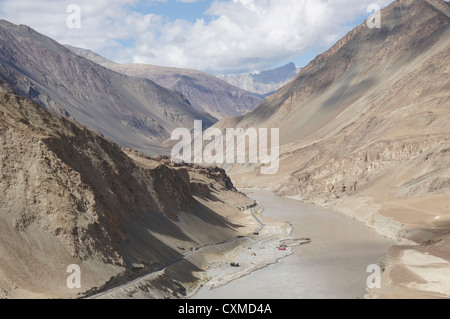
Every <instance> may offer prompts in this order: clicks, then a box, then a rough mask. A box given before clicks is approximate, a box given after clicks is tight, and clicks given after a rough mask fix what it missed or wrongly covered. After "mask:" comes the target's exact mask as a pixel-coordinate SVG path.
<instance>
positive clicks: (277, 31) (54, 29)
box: [0, 0, 391, 75]
mask: <svg viewBox="0 0 450 319" xmlns="http://www.w3.org/2000/svg"><path fill="white" fill-rule="evenodd" d="M390 2H391V0H379V1H374V0H214V1H213V0H147V1H143V0H95V1H93V0H34V1H29V0H1V1H0V17H1V18H3V19H6V20H9V21H10V22H12V23H16V24H26V25H28V26H30V27H32V28H34V29H36V30H37V31H38V32H41V33H43V34H45V35H47V36H49V37H51V38H53V39H55V40H56V41H58V42H60V43H62V44H71V45H74V46H78V47H82V48H86V49H90V50H92V51H94V52H97V53H99V54H101V55H103V56H105V57H107V58H108V59H111V60H113V61H116V62H119V63H148V64H154V65H161V66H171V67H180V68H191V69H198V70H202V71H206V72H209V73H212V74H215V75H223V74H232V73H244V72H257V71H263V70H266V69H270V68H274V67H277V66H280V65H283V64H286V63H288V62H291V61H292V62H294V63H295V64H296V65H298V66H304V65H305V64H307V63H308V62H309V61H311V60H312V59H313V58H314V57H315V56H316V55H317V54H319V53H321V52H323V51H325V50H326V49H328V48H329V47H330V46H331V45H333V44H334V43H335V42H336V41H337V40H339V39H340V38H341V37H342V36H344V35H345V34H346V33H347V32H348V31H350V30H351V29H352V28H353V27H355V26H357V25H359V24H360V23H362V22H363V21H364V20H365V19H366V18H367V17H368V16H369V15H370V13H368V12H367V7H368V5H369V4H373V3H375V4H377V5H378V6H379V7H381V8H383V7H385V6H386V5H387V4H389V3H390ZM71 3H73V4H76V5H78V6H79V8H80V10H81V11H80V21H81V27H80V28H68V26H67V22H66V21H67V18H68V16H69V14H70V13H68V12H67V10H66V9H67V6H68V5H69V4H71Z"/></svg>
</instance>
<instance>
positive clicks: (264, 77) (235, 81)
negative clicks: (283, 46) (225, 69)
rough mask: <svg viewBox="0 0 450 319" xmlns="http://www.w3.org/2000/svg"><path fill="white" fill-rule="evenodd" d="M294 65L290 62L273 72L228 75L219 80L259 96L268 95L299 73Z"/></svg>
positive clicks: (298, 69)
mask: <svg viewBox="0 0 450 319" xmlns="http://www.w3.org/2000/svg"><path fill="white" fill-rule="evenodd" d="M300 70H301V68H297V67H296V66H295V64H294V63H292V62H290V63H288V64H286V65H284V66H281V67H279V68H276V69H273V70H267V71H262V72H260V73H253V74H238V75H236V74H230V75H225V76H222V77H221V78H222V79H223V80H224V81H226V82H228V83H230V84H232V85H235V86H237V87H240V88H241V89H244V90H246V91H248V92H253V93H256V94H261V95H270V94H271V93H273V92H275V91H277V90H278V89H280V88H281V87H283V86H284V85H286V84H288V83H289V82H290V81H292V80H293V79H294V78H295V77H296V76H297V74H298V72H300Z"/></svg>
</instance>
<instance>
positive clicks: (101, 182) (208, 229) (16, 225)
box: [0, 82, 253, 298]
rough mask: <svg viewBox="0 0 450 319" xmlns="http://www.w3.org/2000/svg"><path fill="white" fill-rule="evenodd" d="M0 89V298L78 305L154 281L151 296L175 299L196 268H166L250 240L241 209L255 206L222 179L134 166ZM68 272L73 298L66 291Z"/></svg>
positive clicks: (176, 168)
mask: <svg viewBox="0 0 450 319" xmlns="http://www.w3.org/2000/svg"><path fill="white" fill-rule="evenodd" d="M0 84H1V85H0V88H1V91H3V93H0V145H1V149H0V194H1V195H0V256H1V258H0V296H2V297H6V298H49V297H50V298H53V297H63V298H71V297H76V296H78V297H79V296H82V295H84V294H85V293H88V292H94V291H96V290H97V288H98V287H100V288H101V287H110V286H111V285H114V284H115V283H120V282H122V281H126V280H130V279H133V278H134V277H136V276H139V275H142V274H143V273H149V272H152V271H158V272H156V273H155V278H154V280H152V281H151V282H149V286H148V287H147V288H145V287H144V288H145V289H147V291H148V293H149V295H150V296H154V297H155V296H156V297H161V298H162V297H174V296H181V295H183V293H184V291H185V288H184V287H185V286H184V284H185V283H188V282H192V281H195V280H197V278H196V277H195V274H194V272H196V271H199V270H200V269H199V266H200V265H194V264H190V263H188V262H185V263H184V264H183V267H182V269H181V270H180V271H178V272H177V273H176V274H168V273H166V272H164V271H163V270H161V269H163V267H164V266H165V265H167V264H170V263H173V262H174V261H176V260H180V258H182V256H183V253H185V252H186V251H189V250H194V249H196V248H198V247H200V246H203V245H207V244H212V243H216V242H222V241H225V240H228V239H230V238H235V237H236V236H239V235H242V234H244V233H246V232H248V231H249V229H248V227H246V226H245V220H246V218H247V215H245V214H242V213H241V211H240V210H239V207H242V208H244V207H247V206H249V205H251V204H252V203H253V201H251V200H250V199H248V198H247V197H246V196H244V195H243V194H241V193H239V192H237V191H236V189H235V188H234V186H233V184H232V183H231V181H230V180H229V178H228V177H227V176H226V174H225V172H224V171H223V170H221V169H219V168H201V167H198V166H182V165H173V164H171V162H170V161H169V160H167V159H149V158H146V159H145V160H146V161H151V162H152V165H149V164H148V163H143V162H142V161H141V162H137V161H134V160H132V159H131V157H130V156H134V157H135V158H136V156H137V155H136V154H138V153H136V152H129V153H128V154H129V155H130V156H128V155H126V154H125V153H124V152H123V151H122V150H121V149H120V148H119V147H118V146H117V145H116V144H115V143H113V142H111V141H109V140H107V139H105V138H103V137H101V136H100V135H98V134H97V133H94V132H92V131H91V130H88V129H86V128H85V127H83V126H82V125H80V124H78V123H77V122H75V121H73V120H70V119H65V118H63V117H60V116H57V115H55V114H53V113H51V112H49V111H47V110H45V109H44V108H43V107H41V106H39V105H37V104H35V103H33V102H31V101H29V100H26V99H24V98H22V97H20V96H17V95H14V94H12V93H5V91H9V92H11V91H12V89H11V88H10V87H9V86H8V85H7V84H6V83H5V82H1V83H0ZM71 264H76V265H79V266H80V268H81V289H69V288H68V287H67V286H66V279H67V278H68V276H69V273H67V272H66V269H67V267H68V265H71Z"/></svg>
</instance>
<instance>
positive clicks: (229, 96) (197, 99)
mask: <svg viewBox="0 0 450 319" xmlns="http://www.w3.org/2000/svg"><path fill="white" fill-rule="evenodd" d="M66 47H67V48H69V49H70V50H72V51H73V52H75V53H76V54H78V55H80V56H84V57H86V58H88V59H90V60H92V61H94V62H96V63H98V64H100V65H102V66H104V67H107V68H109V69H111V70H114V71H116V72H119V73H122V74H125V75H128V76H132V77H138V78H144V79H149V80H152V81H154V82H155V83H157V84H159V85H161V86H163V87H165V88H168V89H172V90H176V91H179V92H181V93H182V94H183V95H184V96H186V98H187V99H188V100H189V102H190V103H191V104H192V106H194V107H195V108H196V109H198V110H200V111H203V112H207V113H209V114H211V115H212V116H214V117H215V118H217V119H221V118H223V117H226V116H237V115H245V114H247V113H248V112H250V111H252V110H254V109H255V108H256V107H257V106H258V105H259V103H261V101H262V97H261V96H259V95H257V94H251V93H248V92H246V91H244V90H242V89H240V88H238V87H236V86H233V85H231V84H229V83H227V82H225V81H223V80H221V79H219V78H217V77H215V76H213V75H210V74H208V73H205V72H201V71H195V70H189V69H179V68H168V67H161V66H154V65H149V64H118V63H114V62H111V61H109V60H107V59H105V58H103V57H101V56H99V55H98V54H96V53H94V52H92V51H89V50H84V49H81V48H75V47H72V46H68V45H67V46H66Z"/></svg>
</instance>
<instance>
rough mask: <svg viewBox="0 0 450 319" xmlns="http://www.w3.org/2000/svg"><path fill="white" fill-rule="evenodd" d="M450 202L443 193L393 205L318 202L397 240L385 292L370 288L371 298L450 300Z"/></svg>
mask: <svg viewBox="0 0 450 319" xmlns="http://www.w3.org/2000/svg"><path fill="white" fill-rule="evenodd" d="M292 198H293V199H297V200H299V199H300V198H298V197H292ZM380 203H382V204H380ZM448 203H449V201H448V198H447V197H446V196H440V195H438V196H430V197H429V198H418V199H415V200H389V201H388V200H381V199H379V200H378V201H375V200H373V199H372V198H368V197H363V196H359V197H358V196H354V197H346V198H342V199H339V200H335V201H330V202H327V203H320V202H318V203H314V204H317V205H319V206H322V207H327V208H331V209H333V210H335V211H337V212H340V213H343V214H345V215H347V216H350V217H352V218H353V219H355V220H358V221H359V222H361V223H363V224H365V225H366V226H367V227H369V228H372V229H374V230H375V231H377V232H378V233H379V234H381V235H383V236H385V237H387V238H390V239H392V240H393V245H392V246H391V248H390V249H389V250H388V251H387V252H386V255H385V256H384V258H383V259H382V261H381V262H380V264H381V266H382V269H383V273H382V280H381V288H380V289H370V290H367V294H366V295H365V298H383V299H386V298H389V299H390V298H395V299H409V298H424V299H429V298H446V299H447V298H450V251H449V250H448V247H449V245H450V233H449V231H448V229H449V225H450V210H449V209H448V207H449V206H448ZM436 208H439V209H436Z"/></svg>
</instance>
